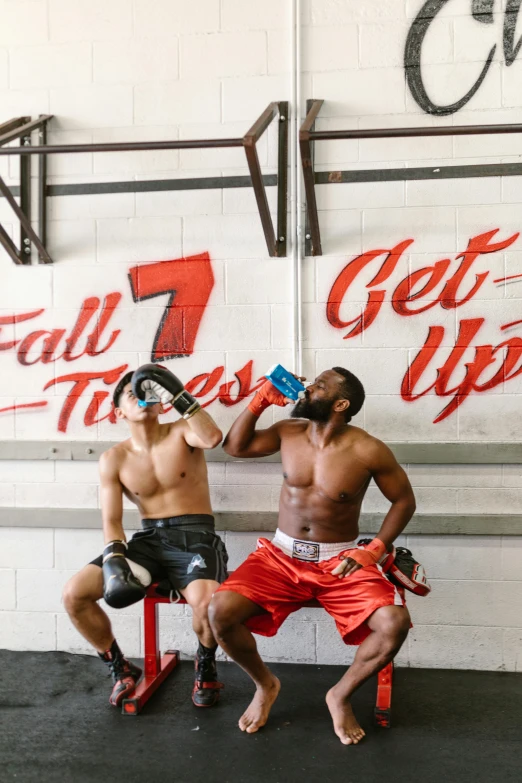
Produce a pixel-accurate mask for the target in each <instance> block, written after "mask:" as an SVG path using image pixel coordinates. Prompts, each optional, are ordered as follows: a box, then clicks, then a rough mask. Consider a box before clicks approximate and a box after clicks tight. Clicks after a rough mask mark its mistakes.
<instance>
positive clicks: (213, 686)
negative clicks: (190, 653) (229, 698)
mask: <svg viewBox="0 0 522 783" xmlns="http://www.w3.org/2000/svg"><path fill="white" fill-rule="evenodd" d="M194 668H195V670H196V674H195V677H194V688H193V690H192V701H193V702H194V704H195V706H196V707H213V706H214V704H216V703H217V702H218V701H219V691H220V690H221V688H223V687H224V685H223V683H222V682H219V681H218V678H217V677H218V673H217V668H216V659H215V657H214V653H212V654H211V655H208V654H207V655H205V654H201V653H200V652H198V653H197V654H196V658H195V660H194Z"/></svg>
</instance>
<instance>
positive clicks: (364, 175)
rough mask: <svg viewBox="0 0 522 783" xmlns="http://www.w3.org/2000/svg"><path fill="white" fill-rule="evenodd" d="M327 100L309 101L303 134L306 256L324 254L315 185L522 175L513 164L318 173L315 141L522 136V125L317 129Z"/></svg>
mask: <svg viewBox="0 0 522 783" xmlns="http://www.w3.org/2000/svg"><path fill="white" fill-rule="evenodd" d="M323 103H324V101H322V100H308V101H307V105H306V109H307V115H306V118H305V120H304V122H303V124H302V125H301V129H300V132H299V147H300V150H301V160H302V165H303V177H304V183H305V193H306V219H307V225H306V230H305V238H306V243H305V249H306V255H313V256H320V255H322V247H321V231H320V228H319V216H318V211H317V200H316V194H315V186H316V185H317V184H327V183H328V184H330V183H332V184H333V183H337V184H339V183H347V182H376V181H378V182H385V181H397V180H412V179H450V178H459V177H484V176H516V175H520V174H522V166H521V164H519V163H513V164H496V163H489V164H478V165H472V164H468V165H464V166H441V167H438V168H434V167H423V168H418V169H381V170H379V169H372V170H371V171H368V172H365V171H360V170H355V171H330V172H315V170H314V155H313V152H314V150H313V144H314V142H315V141H339V140H343V139H346V140H350V139H351V140H358V139H394V138H417V137H427V136H478V135H492V134H504V133H522V124H509V125H507V124H506V125H456V126H454V125H440V126H436V125H434V126H427V127H420V128H366V129H360V130H321V131H317V130H314V126H315V121H316V119H317V116H318V114H319V111H320V110H321V107H322V105H323Z"/></svg>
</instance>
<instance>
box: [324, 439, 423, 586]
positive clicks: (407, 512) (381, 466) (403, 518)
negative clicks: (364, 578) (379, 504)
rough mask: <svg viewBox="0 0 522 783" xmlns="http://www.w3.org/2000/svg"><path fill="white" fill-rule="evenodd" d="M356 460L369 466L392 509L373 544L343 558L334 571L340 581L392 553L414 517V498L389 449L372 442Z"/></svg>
mask: <svg viewBox="0 0 522 783" xmlns="http://www.w3.org/2000/svg"><path fill="white" fill-rule="evenodd" d="M357 458H358V459H359V460H360V461H361V462H363V463H364V464H365V465H366V467H367V468H368V470H369V471H370V473H371V475H372V478H373V479H374V481H375V483H376V484H377V486H378V487H379V489H380V490H381V492H382V494H383V495H384V497H385V498H386V499H387V500H389V501H390V503H391V507H390V509H389V511H388V513H387V514H386V516H385V517H384V521H383V523H382V525H381V528H380V530H379V532H378V533H377V535H376V536H375V538H374V539H373V541H371V542H370V544H368V545H367V546H366V547H365V549H364V550H362V551H361V550H351V551H350V556H349V557H341V563H340V564H339V565H338V566H336V568H334V569H333V571H332V574H334V575H335V576H338V577H339V578H340V579H343V578H345V577H349V576H350V575H351V574H353V573H355V571H358V570H359V568H364V567H365V566H367V565H372V564H373V563H376V562H378V561H379V560H380V558H381V556H384V554H385V553H386V551H390V550H391V545H392V543H393V542H394V541H395V539H396V538H397V536H399V535H400V534H401V533H402V531H403V530H404V528H405V527H406V525H407V524H408V522H409V521H410V519H411V518H412V516H413V514H414V513H415V496H414V494H413V489H412V488H411V484H410V482H409V479H408V476H407V475H406V473H405V472H404V470H403V469H402V468H401V466H400V465H399V463H398V462H397V460H396V459H395V457H394V456H393V454H392V452H391V451H390V449H389V448H388V446H386V445H385V444H384V443H382V442H381V441H380V440H377V439H376V438H372V439H371V441H369V442H368V441H366V442H365V443H364V445H361V449H360V453H359V454H358V455H357Z"/></svg>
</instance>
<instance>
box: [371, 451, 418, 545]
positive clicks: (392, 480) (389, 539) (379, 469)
mask: <svg viewBox="0 0 522 783" xmlns="http://www.w3.org/2000/svg"><path fill="white" fill-rule="evenodd" d="M368 458H369V468H370V472H371V474H372V477H373V479H374V481H375V483H376V484H377V486H378V487H379V489H380V490H381V492H382V494H383V495H384V497H385V498H386V499H387V500H389V501H390V503H391V506H390V509H389V510H388V513H387V514H386V516H385V517H384V520H383V523H382V525H381V528H380V530H379V532H378V533H377V535H376V538H378V539H380V540H381V541H382V542H383V544H385V545H386V548H387V549H389V548H390V546H391V544H392V543H393V542H394V541H395V539H396V538H397V536H400V534H401V533H402V531H403V530H404V528H405V527H406V525H407V524H408V522H409V521H410V519H411V518H412V516H413V514H414V513H415V508H416V504H415V495H414V494H413V489H412V487H411V484H410V481H409V479H408V476H407V475H406V473H405V471H404V470H403V468H401V466H400V465H399V463H398V462H397V460H396V459H395V457H394V456H393V453H392V452H391V451H390V449H389V448H388V446H386V445H385V444H384V443H382V442H381V441H378V440H374V442H373V443H372V445H371V447H370V448H369V450H368Z"/></svg>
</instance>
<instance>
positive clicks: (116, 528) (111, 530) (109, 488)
mask: <svg viewBox="0 0 522 783" xmlns="http://www.w3.org/2000/svg"><path fill="white" fill-rule="evenodd" d="M100 482H101V485H100V489H101V509H102V521H103V537H104V541H105V543H106V544H107V543H108V542H109V541H125V533H124V532H123V489H122V485H121V482H120V478H119V459H118V456H117V454H115V453H114V451H113V450H112V449H110V450H109V451H106V452H104V453H103V454H102V455H101V457H100Z"/></svg>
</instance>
